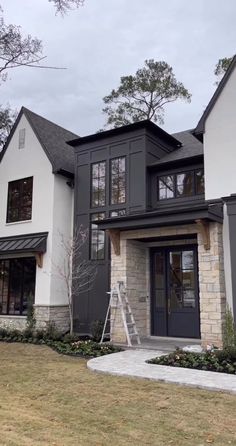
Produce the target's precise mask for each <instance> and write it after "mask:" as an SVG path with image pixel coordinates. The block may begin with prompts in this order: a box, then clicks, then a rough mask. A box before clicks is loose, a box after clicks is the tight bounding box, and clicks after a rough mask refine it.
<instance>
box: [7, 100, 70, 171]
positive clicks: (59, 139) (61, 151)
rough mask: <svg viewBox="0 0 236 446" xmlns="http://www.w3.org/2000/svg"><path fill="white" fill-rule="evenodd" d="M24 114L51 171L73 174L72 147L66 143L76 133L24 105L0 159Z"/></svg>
mask: <svg viewBox="0 0 236 446" xmlns="http://www.w3.org/2000/svg"><path fill="white" fill-rule="evenodd" d="M23 114H24V115H25V117H26V118H27V120H28V122H29V124H30V126H31V127H32V129H33V131H34V133H35V135H36V137H37V139H38V140H39V142H40V144H41V146H42V148H43V150H44V152H45V153H46V155H47V157H48V159H49V161H50V163H51V165H52V171H53V173H58V172H66V173H69V174H70V175H73V174H74V149H73V148H72V147H70V146H69V145H68V144H66V141H68V140H69V139H71V138H78V135H76V134H74V133H72V132H70V131H68V130H66V129H64V128H63V127H60V126H59V125H57V124H54V123H53V122H51V121H48V120H47V119H45V118H43V117H42V116H39V115H37V114H36V113H33V112H32V111H30V110H28V109H27V108H25V107H22V108H21V110H20V113H19V115H18V117H17V119H16V121H15V123H14V125H13V127H12V130H11V132H10V135H9V137H8V139H7V141H6V144H5V146H4V148H3V150H2V153H1V158H0V161H1V160H2V158H3V156H4V154H5V152H6V150H7V147H8V146H9V143H10V141H11V139H12V136H13V134H14V132H15V130H16V128H17V126H18V123H19V121H20V119H21V116H22V115H23Z"/></svg>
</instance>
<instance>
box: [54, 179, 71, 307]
mask: <svg viewBox="0 0 236 446" xmlns="http://www.w3.org/2000/svg"><path fill="white" fill-rule="evenodd" d="M67 182H68V179H67V178H64V177H62V176H60V175H54V200H53V202H54V204H53V236H52V279H51V305H63V304H68V297H67V287H66V282H65V280H63V279H62V278H61V276H60V274H59V269H60V270H63V269H64V264H65V261H66V260H67V256H66V255H65V252H64V249H63V243H62V236H63V238H64V240H65V242H68V241H69V240H71V236H72V218H73V215H72V210H73V195H74V194H73V189H71V188H70V187H69V186H68V185H67Z"/></svg>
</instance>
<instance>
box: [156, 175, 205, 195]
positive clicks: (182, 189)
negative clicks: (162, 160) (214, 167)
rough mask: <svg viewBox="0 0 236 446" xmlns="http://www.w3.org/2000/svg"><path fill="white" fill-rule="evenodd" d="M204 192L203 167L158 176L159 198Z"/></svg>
mask: <svg viewBox="0 0 236 446" xmlns="http://www.w3.org/2000/svg"><path fill="white" fill-rule="evenodd" d="M199 194H204V171H203V169H198V170H189V171H186V172H178V173H175V174H171V175H163V176H161V177H159V178H158V196H159V200H167V199H169V198H179V197H191V196H193V195H199Z"/></svg>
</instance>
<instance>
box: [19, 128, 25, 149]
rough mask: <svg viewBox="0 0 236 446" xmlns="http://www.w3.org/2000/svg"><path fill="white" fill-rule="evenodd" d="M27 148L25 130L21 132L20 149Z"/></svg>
mask: <svg viewBox="0 0 236 446" xmlns="http://www.w3.org/2000/svg"><path fill="white" fill-rule="evenodd" d="M24 147H25V129H20V130H19V149H24Z"/></svg>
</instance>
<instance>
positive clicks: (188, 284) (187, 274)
mask: <svg viewBox="0 0 236 446" xmlns="http://www.w3.org/2000/svg"><path fill="white" fill-rule="evenodd" d="M194 282H195V280H194V271H193V270H192V271H188V270H184V271H183V286H184V287H185V288H194Z"/></svg>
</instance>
